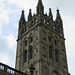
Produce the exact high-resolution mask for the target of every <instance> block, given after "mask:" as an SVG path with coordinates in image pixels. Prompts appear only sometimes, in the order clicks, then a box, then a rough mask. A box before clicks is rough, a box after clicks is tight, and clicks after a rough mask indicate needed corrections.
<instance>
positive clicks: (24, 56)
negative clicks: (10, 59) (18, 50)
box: [23, 50, 27, 63]
mask: <svg viewBox="0 0 75 75" xmlns="http://www.w3.org/2000/svg"><path fill="white" fill-rule="evenodd" d="M23 58H24V63H25V62H26V61H27V50H25V51H24V54H23Z"/></svg>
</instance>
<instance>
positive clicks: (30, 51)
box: [29, 46, 33, 59]
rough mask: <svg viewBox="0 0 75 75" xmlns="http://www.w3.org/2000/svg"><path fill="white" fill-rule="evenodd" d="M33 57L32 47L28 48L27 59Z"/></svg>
mask: <svg viewBox="0 0 75 75" xmlns="http://www.w3.org/2000/svg"><path fill="white" fill-rule="evenodd" d="M32 57H33V48H32V46H30V47H29V59H32Z"/></svg>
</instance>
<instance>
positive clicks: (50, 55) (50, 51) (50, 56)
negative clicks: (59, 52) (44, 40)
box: [49, 46, 52, 58]
mask: <svg viewBox="0 0 75 75" xmlns="http://www.w3.org/2000/svg"><path fill="white" fill-rule="evenodd" d="M49 58H52V46H50V47H49Z"/></svg>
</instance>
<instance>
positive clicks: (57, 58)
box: [55, 50, 59, 62]
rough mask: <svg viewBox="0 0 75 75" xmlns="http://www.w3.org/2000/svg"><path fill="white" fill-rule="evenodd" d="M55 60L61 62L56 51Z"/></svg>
mask: <svg viewBox="0 0 75 75" xmlns="http://www.w3.org/2000/svg"><path fill="white" fill-rule="evenodd" d="M55 60H56V61H57V62H58V61H59V51H58V50H55Z"/></svg>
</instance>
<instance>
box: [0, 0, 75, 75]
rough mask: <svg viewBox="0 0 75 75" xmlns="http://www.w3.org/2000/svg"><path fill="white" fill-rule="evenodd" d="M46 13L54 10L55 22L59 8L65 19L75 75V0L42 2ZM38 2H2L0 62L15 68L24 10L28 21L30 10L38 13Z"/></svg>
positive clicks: (67, 48) (20, 0)
mask: <svg viewBox="0 0 75 75" xmlns="http://www.w3.org/2000/svg"><path fill="white" fill-rule="evenodd" d="M42 1H43V5H44V9H45V13H46V12H47V14H48V12H49V8H51V9H52V13H53V15H54V20H55V18H56V10H57V7H58V8H59V10H60V14H61V17H62V19H63V27H64V34H65V38H66V41H65V42H66V51H67V60H68V68H69V72H70V73H71V75H75V70H74V69H75V0H42ZM37 2H38V0H0V62H2V63H4V64H7V65H9V66H11V67H15V57H16V39H17V31H18V22H19V19H20V15H21V11H22V9H24V10H25V17H26V20H27V16H28V12H29V9H30V8H31V9H32V13H33V14H34V12H35V13H36V6H37Z"/></svg>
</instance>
